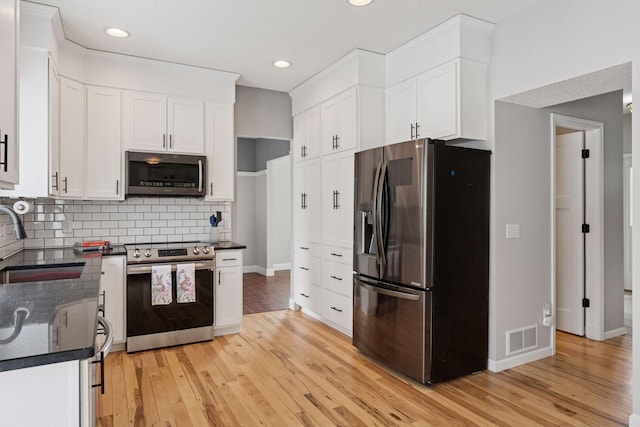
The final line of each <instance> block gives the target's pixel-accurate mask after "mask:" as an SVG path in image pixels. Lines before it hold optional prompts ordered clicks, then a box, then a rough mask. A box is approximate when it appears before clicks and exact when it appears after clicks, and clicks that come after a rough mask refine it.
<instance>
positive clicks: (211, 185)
mask: <svg viewBox="0 0 640 427" xmlns="http://www.w3.org/2000/svg"><path fill="white" fill-rule="evenodd" d="M209 187H210V188H211V195H212V196H213V182H212V183H210V184H209Z"/></svg>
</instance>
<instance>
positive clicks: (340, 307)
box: [320, 288, 353, 335]
mask: <svg viewBox="0 0 640 427" xmlns="http://www.w3.org/2000/svg"><path fill="white" fill-rule="evenodd" d="M320 315H321V316H322V317H324V318H325V319H326V320H328V321H329V322H330V323H331V324H333V325H335V326H337V327H338V329H340V330H342V331H343V332H346V333H348V334H349V335H351V332H352V330H353V324H352V323H353V298H352V297H347V296H344V295H340V294H337V293H335V292H331V291H330V290H328V289H325V288H323V289H322V308H321V311H320Z"/></svg>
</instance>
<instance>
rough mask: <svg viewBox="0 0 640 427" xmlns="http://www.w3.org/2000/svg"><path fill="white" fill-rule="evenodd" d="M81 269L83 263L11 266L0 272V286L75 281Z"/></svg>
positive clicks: (80, 273)
mask: <svg viewBox="0 0 640 427" xmlns="http://www.w3.org/2000/svg"><path fill="white" fill-rule="evenodd" d="M83 268H84V262H72V263H64V264H38V265H20V266H12V267H7V268H5V269H4V270H2V271H1V272H0V284H4V283H22V282H41V281H51V280H63V279H77V278H79V277H80V276H81V275H82V269H83Z"/></svg>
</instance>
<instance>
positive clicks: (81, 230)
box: [0, 197, 231, 253]
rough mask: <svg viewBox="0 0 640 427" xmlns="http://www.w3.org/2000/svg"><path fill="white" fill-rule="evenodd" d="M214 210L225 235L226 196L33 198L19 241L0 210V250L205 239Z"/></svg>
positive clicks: (227, 233) (227, 223)
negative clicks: (99, 242) (209, 199)
mask: <svg viewBox="0 0 640 427" xmlns="http://www.w3.org/2000/svg"><path fill="white" fill-rule="evenodd" d="M216 211H220V212H222V218H223V221H224V227H225V228H224V230H225V231H222V230H221V237H222V238H225V239H230V238H231V233H230V231H229V230H230V229H231V223H230V218H231V203H230V202H205V201H204V200H201V199H189V198H157V197H151V198H145V197H138V198H130V199H127V200H125V201H104V200H94V201H83V200H53V199H37V200H36V201H35V204H34V210H33V212H32V213H28V214H25V215H24V216H23V217H22V218H23V223H24V227H25V230H26V231H27V235H28V236H29V237H28V239H26V240H24V241H21V242H18V241H15V240H14V239H13V235H12V228H11V227H9V226H7V225H10V224H9V222H10V219H9V218H8V217H7V218H4V217H5V216H4V215H0V253H2V251H8V250H9V248H10V247H12V246H11V245H14V246H18V247H20V245H24V247H26V248H33V247H42V246H48V247H56V246H71V245H73V244H74V243H75V242H77V241H81V240H98V239H105V240H110V241H111V243H113V244H128V243H146V242H149V241H153V242H173V241H189V240H204V241H207V240H208V236H209V228H210V225H209V216H210V215H212V214H214V213H215V212H216ZM5 224H6V225H5ZM65 229H66V230H68V231H66V232H65V231H64V230H65ZM3 230H4V232H5V233H4V234H5V235H3V234H2V233H3Z"/></svg>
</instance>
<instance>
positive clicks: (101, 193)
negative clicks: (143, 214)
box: [85, 86, 124, 200]
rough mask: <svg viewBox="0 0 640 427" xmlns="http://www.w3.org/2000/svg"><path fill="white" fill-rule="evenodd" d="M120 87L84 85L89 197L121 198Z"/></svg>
mask: <svg viewBox="0 0 640 427" xmlns="http://www.w3.org/2000/svg"><path fill="white" fill-rule="evenodd" d="M120 105H121V104H120V91H119V90H117V89H111V88H104V87H96V86H88V87H87V145H86V150H87V156H86V162H87V172H88V173H87V179H86V183H87V188H86V192H85V195H86V197H87V198H89V199H115V200H118V199H119V200H123V199H124V196H123V192H122V178H121V177H122V168H121V164H122V148H121V141H120V135H121V132H120V131H121V123H120V120H121V116H122V115H121V111H120Z"/></svg>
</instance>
